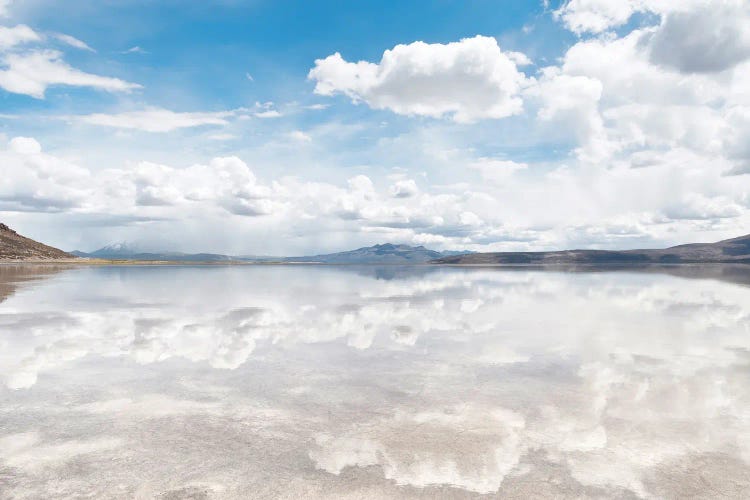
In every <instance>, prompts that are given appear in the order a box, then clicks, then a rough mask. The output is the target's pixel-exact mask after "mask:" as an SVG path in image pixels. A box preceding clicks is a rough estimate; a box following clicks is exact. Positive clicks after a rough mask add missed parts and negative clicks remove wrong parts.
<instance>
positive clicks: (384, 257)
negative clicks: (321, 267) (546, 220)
mask: <svg viewBox="0 0 750 500" xmlns="http://www.w3.org/2000/svg"><path fill="white" fill-rule="evenodd" d="M71 253H72V254H73V255H75V256H77V257H85V258H95V259H108V260H143V261H171V262H285V263H291V262H297V263H303V262H304V263H316V264H424V263H425V262H428V261H430V260H434V259H440V258H442V257H448V256H452V255H458V254H461V253H463V252H452V251H445V252H437V251H435V250H429V249H427V248H425V247H423V246H418V247H413V246H409V245H393V244H390V243H386V244H383V245H375V246H371V247H363V248H358V249H356V250H350V251H347V252H338V253H330V254H321V255H308V256H300V257H257V256H232V255H222V254H213V253H196V254H190V253H181V252H144V251H142V250H139V249H138V248H137V247H133V246H131V245H128V244H127V243H117V244H114V245H108V246H105V247H103V248H100V249H99V250H95V251H93V252H90V253H86V252H81V251H78V250H76V251H74V252H71Z"/></svg>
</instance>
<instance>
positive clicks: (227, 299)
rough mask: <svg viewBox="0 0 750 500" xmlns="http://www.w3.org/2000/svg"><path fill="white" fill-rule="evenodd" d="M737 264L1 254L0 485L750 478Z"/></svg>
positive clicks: (222, 486) (743, 492)
mask: <svg viewBox="0 0 750 500" xmlns="http://www.w3.org/2000/svg"><path fill="white" fill-rule="evenodd" d="M590 271H591V270H590ZM747 274H748V272H747V270H746V269H744V268H720V267H713V268H671V269H665V270H648V271H644V272H635V271H622V270H621V271H616V270H596V272H550V271H540V270H532V269H463V268H432V267H411V268H408V267H407V268H397V267H389V268H374V267H371V268H367V267H363V268H354V267H341V268H335V267H315V266H246V267H181V266H164V267H129V266H124V267H91V268H71V269H66V268H51V267H24V266H4V267H3V266H0V498H3V499H6V498H8V499H10V498H14V499H23V498H34V499H36V498H80V497H89V498H164V499H166V498H469V497H476V496H481V495H488V496H499V497H502V498H603V497H606V498H681V499H682V498H750V287H749V286H748V285H747V283H749V282H750V279H748V276H747Z"/></svg>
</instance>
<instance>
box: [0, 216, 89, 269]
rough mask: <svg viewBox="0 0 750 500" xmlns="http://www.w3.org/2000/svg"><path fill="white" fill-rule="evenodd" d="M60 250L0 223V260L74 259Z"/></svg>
mask: <svg viewBox="0 0 750 500" xmlns="http://www.w3.org/2000/svg"><path fill="white" fill-rule="evenodd" d="M75 258H76V257H75V256H73V255H70V254H69V253H65V252H63V251H62V250H58V249H57V248H53V247H50V246H47V245H43V244H42V243H39V242H38V241H34V240H32V239H30V238H26V237H25V236H21V235H20V234H18V233H17V232H15V231H13V230H12V229H11V228H9V227H8V226H6V225H5V224H2V223H0V260H19V261H20V260H57V259H75Z"/></svg>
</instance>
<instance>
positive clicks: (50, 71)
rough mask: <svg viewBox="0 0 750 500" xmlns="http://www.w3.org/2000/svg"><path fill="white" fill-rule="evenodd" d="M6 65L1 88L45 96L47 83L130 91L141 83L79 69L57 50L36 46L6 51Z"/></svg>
mask: <svg viewBox="0 0 750 500" xmlns="http://www.w3.org/2000/svg"><path fill="white" fill-rule="evenodd" d="M2 62H3V63H4V65H5V66H6V68H5V69H3V70H0V88H3V89H5V90H7V91H8V92H13V93H16V94H26V95H29V96H32V97H36V98H37V99H42V98H44V93H45V91H46V90H47V87H49V86H52V85H69V86H76V87H91V88H95V89H99V90H105V91H108V92H130V91H132V90H135V89H138V88H140V87H141V86H140V85H138V84H135V83H130V82H126V81H124V80H120V79H119V78H111V77H106V76H99V75H94V74H91V73H86V72H83V71H80V70H78V69H75V68H73V67H71V66H70V65H68V64H67V63H66V62H65V61H63V60H62V54H61V53H60V52H58V51H56V50H33V51H30V52H25V53H6V54H4V55H2Z"/></svg>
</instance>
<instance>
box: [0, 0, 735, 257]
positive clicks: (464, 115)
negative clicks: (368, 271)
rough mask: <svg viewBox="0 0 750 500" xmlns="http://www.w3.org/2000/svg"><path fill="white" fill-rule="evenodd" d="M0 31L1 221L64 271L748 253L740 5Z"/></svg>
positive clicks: (30, 15) (29, 2)
mask: <svg viewBox="0 0 750 500" xmlns="http://www.w3.org/2000/svg"><path fill="white" fill-rule="evenodd" d="M0 12H3V14H4V15H3V17H0V134H1V135H0V155H2V158H0V160H3V162H4V165H5V166H4V167H2V168H4V169H5V170H7V172H8V174H7V175H5V180H3V181H0V218H1V219H3V220H5V221H7V222H8V223H9V224H11V225H14V226H16V227H17V228H18V229H19V230H21V231H22V232H24V233H26V234H30V235H32V236H35V237H38V238H40V239H43V240H45V241H48V242H50V243H52V244H56V245H58V246H61V247H63V248H66V249H72V248H81V249H84V250H91V249H94V248H96V247H97V246H101V245H104V244H107V243H111V242H113V241H121V240H126V241H131V242H134V243H136V244H138V245H141V246H143V247H145V248H150V249H160V248H174V249H180V250H188V251H198V250H202V251H217V252H232V253H255V254H269V253H285V254H292V253H307V252H319V251H333V250H341V249H346V248H350V247H353V246H360V245H366V244H373V243H379V242H384V241H392V242H400V243H409V244H425V245H427V246H430V247H434V248H451V249H463V248H467V249H473V250H511V249H513V250H519V249H544V248H557V247H560V246H565V247H568V246H586V247H596V248H605V247H606V248H613V247H628V246H656V245H661V244H668V243H675V242H680V241H686V240H691V239H700V240H712V239H718V238H721V237H725V236H733V235H735V234H740V233H742V232H745V233H747V232H750V218H749V217H748V210H749V208H748V207H750V198H749V196H748V175H747V173H748V172H750V161H749V160H748V158H750V153H748V151H747V150H746V148H745V147H744V146H743V144H746V143H747V138H748V137H749V136H750V135H749V134H750V118H748V117H750V112H748V109H749V108H748V105H749V104H750V98H748V93H747V92H746V91H743V90H742V89H743V88H747V87H746V85H745V84H746V83H750V63H748V58H750V40H748V36H747V35H746V33H744V32H746V31H747V30H746V29H745V30H743V29H742V27H743V25H744V26H747V24H746V22H747V20H748V19H750V14H749V12H748V6H747V4H746V3H745V2H742V1H740V0H689V1H685V2H676V1H675V2H672V1H659V2H657V1H655V0H654V1H651V0H643V1H641V0H639V1H635V0H632V1H631V0H622V1H620V0H617V1H615V0H590V1H583V0H571V1H565V2H562V1H561V2H541V1H540V2H534V1H510V0H508V1H498V0H494V1H489V0H477V1H472V2H465V1H464V2H460V1H447V0H446V1H430V2H428V1H424V2H383V1H379V2H342V1H339V2H315V3H312V2H293V1H263V0H252V1H243V0H225V1H219V2H211V3H210V5H208V3H207V2H198V1H194V2H191V1H128V0H117V1H115V0H111V1H98V2H95V1H81V0H73V1H71V2H66V3H65V6H64V8H60V6H59V3H54V2H49V1H45V0H26V1H24V2H19V1H8V0H4V1H3V0H0ZM687 33H699V35H695V36H686V34H687ZM336 54H338V55H336ZM667 186H669V187H668V188H667Z"/></svg>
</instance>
